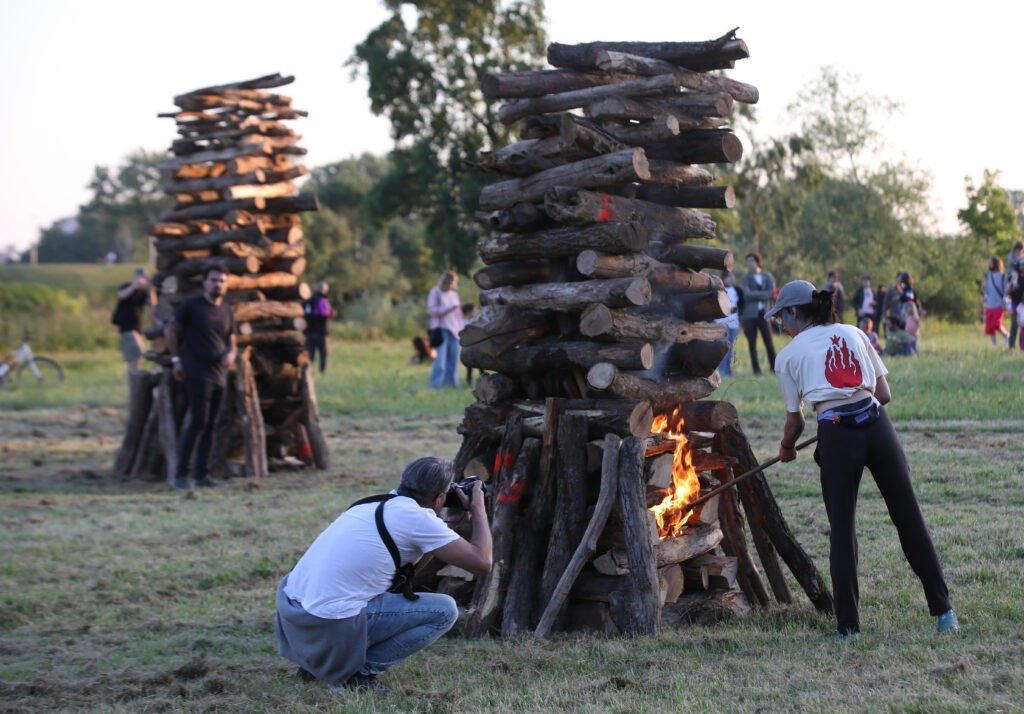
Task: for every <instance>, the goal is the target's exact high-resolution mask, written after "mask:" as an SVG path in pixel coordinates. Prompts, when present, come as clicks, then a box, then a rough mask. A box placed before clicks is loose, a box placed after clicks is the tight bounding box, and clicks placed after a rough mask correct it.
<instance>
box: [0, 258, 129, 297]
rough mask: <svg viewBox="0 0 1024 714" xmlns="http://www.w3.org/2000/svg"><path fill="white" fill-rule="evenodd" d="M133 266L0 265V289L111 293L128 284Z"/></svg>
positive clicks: (68, 264) (84, 264) (76, 264)
mask: <svg viewBox="0 0 1024 714" xmlns="http://www.w3.org/2000/svg"><path fill="white" fill-rule="evenodd" d="M135 267H136V266H134V265H130V264H126V263H122V264H116V265H104V264H102V263H46V264H43V265H21V264H18V265H0V285H3V284H4V283H33V284H35V285H46V286H48V287H55V288H64V289H66V290H69V291H74V290H111V291H113V290H114V289H116V288H117V286H118V285H120V284H121V283H124V282H127V281H129V280H131V277H132V271H133V270H134V269H135Z"/></svg>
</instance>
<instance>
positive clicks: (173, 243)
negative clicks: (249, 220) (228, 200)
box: [154, 224, 267, 253]
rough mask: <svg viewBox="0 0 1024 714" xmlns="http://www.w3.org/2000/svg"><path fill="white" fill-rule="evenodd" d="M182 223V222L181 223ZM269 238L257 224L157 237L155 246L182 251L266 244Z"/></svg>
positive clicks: (161, 249) (168, 250)
mask: <svg viewBox="0 0 1024 714" xmlns="http://www.w3.org/2000/svg"><path fill="white" fill-rule="evenodd" d="M179 225H181V224H179ZM266 242H267V238H266V237H265V236H264V235H263V231H261V230H260V227H259V226H258V225H256V224H252V225H248V226H242V227H241V228H236V229H233V230H227V231H211V232H209V233H192V234H188V235H185V236H182V237H174V238H170V237H166V238H157V240H156V241H155V242H154V247H155V248H156V250H157V251H158V252H161V253H164V252H168V253H169V252H174V253H177V252H181V251H184V250H206V249H210V248H216V247H218V246H221V245H223V244H225V243H244V244H264V243H266Z"/></svg>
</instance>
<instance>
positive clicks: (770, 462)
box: [683, 436, 818, 513]
mask: <svg viewBox="0 0 1024 714" xmlns="http://www.w3.org/2000/svg"><path fill="white" fill-rule="evenodd" d="M817 440H818V437H817V436H812V437H811V438H810V439H808V440H807V441H803V442H801V443H799V444H797V445H796V446H795V447H793V448H794V450H796V451H800V449H802V448H804V447H805V446H810V445H811V444H813V443H814V442H816V441H817ZM777 463H779V457H778V456H775V457H772V458H770V459H768V460H767V461H765V462H764V463H761V464H758V465H757V466H755V467H754V468H752V469H750V471H747V472H746V473H742V474H740V475H739V476H737V477H736V478H734V479H733V480H732V481H729V482H728V483H723V484H722V485H721V486H718V487H716V488H713V489H711V490H710V491H708V492H707V493H705V494H704V495H703V496H701V497H700V498H698V499H697V500H696V501H693V502H692V503H688V504H686V506H685V507H684V508H683V513H686V512H687V511H692V510H693V509H694V508H696V507H697V506H699V505H701V504H702V503H704V502H706V501H708V500H709V499H710V498H711V497H712V496H717V495H718V494H720V493H722V491H727V490H729V488H730V487H732V486H735V485H736V484H737V483H739V482H740V481H743V480H744V479H748V478H750V477H751V476H753V475H754V474H756V473H760V472H761V471H763V470H764V469H766V468H768V467H769V466H774V465H775V464H777Z"/></svg>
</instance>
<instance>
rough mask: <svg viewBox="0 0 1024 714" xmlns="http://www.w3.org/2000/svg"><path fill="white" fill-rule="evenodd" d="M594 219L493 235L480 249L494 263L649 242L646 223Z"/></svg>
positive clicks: (620, 248)
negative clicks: (586, 223) (581, 224)
mask: <svg viewBox="0 0 1024 714" xmlns="http://www.w3.org/2000/svg"><path fill="white" fill-rule="evenodd" d="M670 210H671V209H670ZM680 210H681V209H680ZM593 223H596V224H597V225H590V226H586V227H583V228H555V229H552V230H546V231H540V232H537V233H532V234H526V235H517V234H501V235H496V236H490V237H488V238H483V239H482V240H480V242H479V243H477V253H478V254H479V255H480V259H481V260H482V261H483V262H484V263H485V264H488V265H492V264H494V263H499V262H506V261H512V260H515V261H520V260H540V259H545V258H557V257H564V256H575V255H577V254H578V253H579V252H580V251H581V250H588V249H590V250H599V251H602V252H605V253H629V252H634V251H639V250H643V248H644V246H646V245H647V230H646V229H645V227H644V226H642V225H639V224H637V223H618V222H607V221H601V222H600V223H598V222H597V221H593Z"/></svg>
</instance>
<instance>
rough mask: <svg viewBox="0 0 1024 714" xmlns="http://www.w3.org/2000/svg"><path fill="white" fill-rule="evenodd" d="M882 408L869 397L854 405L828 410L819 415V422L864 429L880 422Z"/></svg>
mask: <svg viewBox="0 0 1024 714" xmlns="http://www.w3.org/2000/svg"><path fill="white" fill-rule="evenodd" d="M880 408H881V405H880V404H879V403H878V400H877V399H875V398H874V397H867V398H865V399H862V400H860V401H859V402H854V403H853V404H844V405H842V406H839V407H835V408H834V409H826V410H825V411H823V412H822V413H821V414H819V415H818V421H824V422H831V423H832V424H839V425H840V426H845V427H847V428H849V429H864V428H866V427H869V426H871V425H872V424H874V423H875V422H876V421H878V415H879V409H880Z"/></svg>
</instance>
